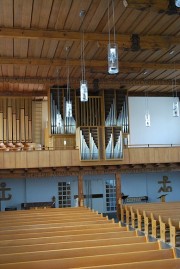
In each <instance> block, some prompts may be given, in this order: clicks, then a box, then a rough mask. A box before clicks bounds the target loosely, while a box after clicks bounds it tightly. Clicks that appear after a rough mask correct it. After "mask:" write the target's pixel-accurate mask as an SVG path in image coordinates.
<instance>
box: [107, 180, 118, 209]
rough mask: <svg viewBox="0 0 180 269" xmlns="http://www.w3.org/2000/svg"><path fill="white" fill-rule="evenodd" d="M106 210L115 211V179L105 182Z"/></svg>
mask: <svg viewBox="0 0 180 269" xmlns="http://www.w3.org/2000/svg"><path fill="white" fill-rule="evenodd" d="M106 210H107V211H116V182H115V179H109V180H106Z"/></svg>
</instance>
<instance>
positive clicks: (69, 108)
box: [65, 47, 72, 118]
mask: <svg viewBox="0 0 180 269" xmlns="http://www.w3.org/2000/svg"><path fill="white" fill-rule="evenodd" d="M66 52H67V56H66V67H67V93H66V105H65V114H66V118H70V117H72V102H71V93H70V85H69V59H68V56H69V47H66Z"/></svg>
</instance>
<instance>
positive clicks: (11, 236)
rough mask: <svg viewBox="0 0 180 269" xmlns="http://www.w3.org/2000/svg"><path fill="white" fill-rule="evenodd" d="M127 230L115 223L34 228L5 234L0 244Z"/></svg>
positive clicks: (0, 238)
mask: <svg viewBox="0 0 180 269" xmlns="http://www.w3.org/2000/svg"><path fill="white" fill-rule="evenodd" d="M125 231H127V229H126V227H120V226H118V225H114V226H112V227H106V226H102V227H101V229H99V228H98V229H97V228H93V226H92V227H89V229H84V230H83V229H81V230H79V229H77V230H76V227H74V228H73V227H72V229H71V230H64V231H63V230H59V231H56V232H54V231H52V230H50V231H42V232H40V233H38V232H34V231H33V230H31V233H18V234H17V233H14V234H12V233H11V234H3V235H1V237H0V244H1V241H4V240H17V239H28V238H38V237H51V236H55V235H56V236H66V235H69V236H74V235H83V234H86V235H90V234H92V235H93V234H98V233H113V232H125Z"/></svg>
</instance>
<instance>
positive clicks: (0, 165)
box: [0, 151, 4, 169]
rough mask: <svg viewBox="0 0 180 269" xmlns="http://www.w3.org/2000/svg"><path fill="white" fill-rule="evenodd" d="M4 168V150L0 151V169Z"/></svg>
mask: <svg viewBox="0 0 180 269" xmlns="http://www.w3.org/2000/svg"><path fill="white" fill-rule="evenodd" d="M3 168H4V152H2V151H0V169H3Z"/></svg>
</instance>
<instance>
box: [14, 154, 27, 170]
mask: <svg viewBox="0 0 180 269" xmlns="http://www.w3.org/2000/svg"><path fill="white" fill-rule="evenodd" d="M26 156H27V152H26V151H20V152H17V153H16V154H15V157H16V168H26V167H27V159H26Z"/></svg>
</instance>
